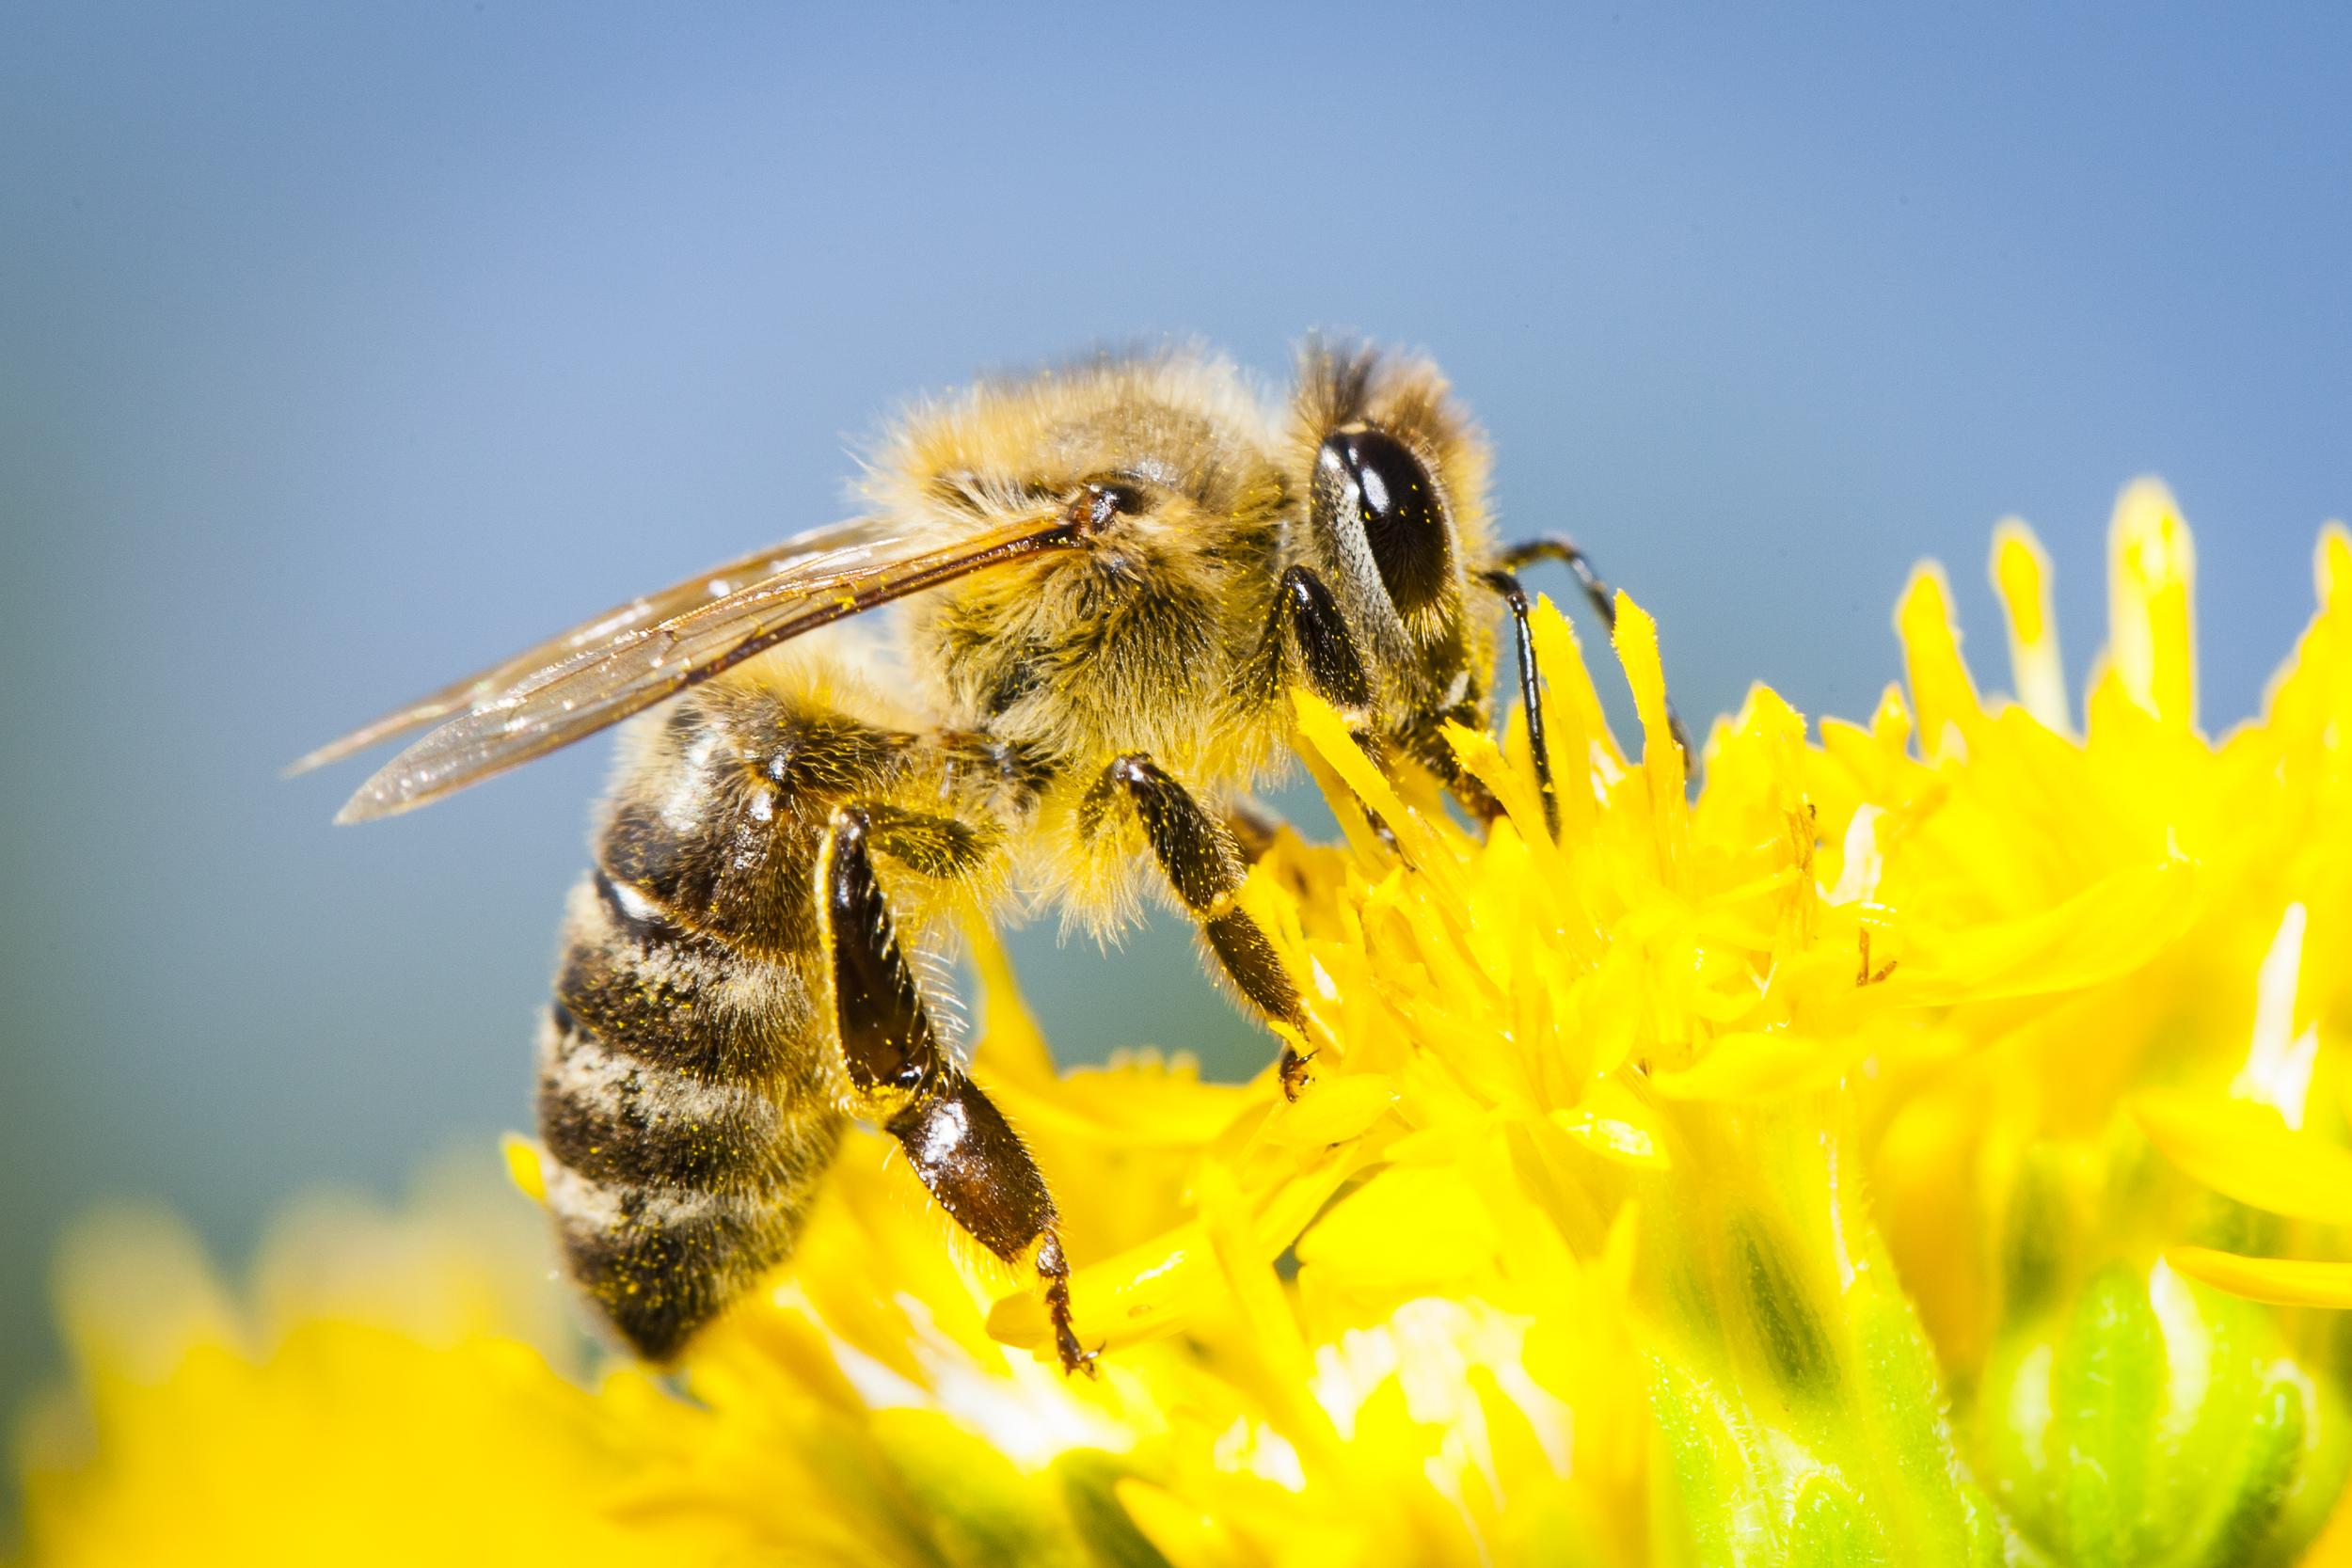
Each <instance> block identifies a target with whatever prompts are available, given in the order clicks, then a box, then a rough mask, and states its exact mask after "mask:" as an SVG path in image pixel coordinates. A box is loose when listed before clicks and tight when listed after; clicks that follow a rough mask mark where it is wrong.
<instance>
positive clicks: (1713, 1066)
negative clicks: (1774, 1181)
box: [1651, 1030, 1847, 1101]
mask: <svg viewBox="0 0 2352 1568" xmlns="http://www.w3.org/2000/svg"><path fill="white" fill-rule="evenodd" d="M1846 1064H1847V1056H1846V1053H1844V1052H1841V1051H1839V1050H1837V1049H1836V1048H1835V1047H1833V1046H1831V1045H1829V1044H1828V1043H1827V1042H1825V1041H1822V1040H1819V1039H1815V1038H1813V1037H1811V1036H1807V1035H1800V1034H1796V1033H1794V1032H1792V1031H1789V1030H1773V1031H1771V1032H1769V1033H1756V1032H1739V1033H1734V1034H1727V1035H1723V1036H1719V1037H1717V1038H1716V1039H1715V1041H1714V1042H1713V1043H1712V1044H1710V1045H1709V1046H1708V1048H1707V1049H1706V1051H1705V1052H1704V1053H1702V1054H1701V1055H1700V1056H1699V1059H1698V1060H1697V1061H1695V1062H1693V1063H1692V1064H1691V1065H1690V1066H1689V1067H1687V1068H1683V1069H1680V1070H1678V1071H1675V1072H1661V1073H1660V1074H1658V1075H1657V1076H1656V1077H1655V1078H1653V1079H1652V1080H1651V1083H1652V1084H1654V1085H1656V1086H1657V1089H1658V1092H1659V1093H1660V1094H1662V1095H1664V1096H1666V1097H1667V1098H1668V1099H1669V1100H1713V1101H1723V1100H1748V1099H1757V1098H1762V1097H1765V1096H1770V1095H1775V1094H1787V1093H1789V1092H1791V1091H1793V1090H1797V1089H1804V1088H1818V1087H1820V1086H1821V1085H1823V1084H1825V1083H1828V1082H1830V1081H1832V1080H1834V1079H1836V1077H1837V1075H1838V1074H1839V1073H1841V1072H1843V1071H1844V1070H1845V1069H1846Z"/></svg>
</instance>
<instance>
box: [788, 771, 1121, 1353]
mask: <svg viewBox="0 0 2352 1568" xmlns="http://www.w3.org/2000/svg"><path fill="white" fill-rule="evenodd" d="M901 826H903V824H902V825H901ZM875 832H877V822H876V819H875V816H874V814H871V813H868V812H866V811H864V810H859V809H855V808H847V809H844V810H841V811H837V812H835V813H834V817H833V824H832V828H831V830H830V832H828V833H827V834H826V838H825V848H824V853H823V855H822V856H821V857H820V858H819V859H818V869H817V893H818V911H819V918H820V920H821V922H822V924H823V928H824V935H825V942H824V948H825V954H826V958H827V960H828V962H829V963H830V965H831V968H832V981H833V1002H834V1022H836V1024H837V1025H838V1028H839V1038H840V1043H841V1060H842V1066H843V1068H844V1069H845V1070H846V1071H847V1073H848V1076H849V1081H850V1089H851V1091H852V1094H853V1095H854V1097H855V1099H856V1101H857V1102H858V1108H859V1109H860V1111H861V1112H862V1113H863V1114H864V1115H866V1116H867V1117H870V1118H871V1119H873V1120H874V1121H876V1122H878V1123H880V1124H881V1126H882V1130H883V1131H884V1132H888V1133H889V1134H890V1135H891V1136H892V1137H894V1138H896V1139H898V1143H899V1145H900V1147H902V1148H905V1150H906V1151H907V1154H908V1157H909V1158H910V1159H912V1160H913V1161H914V1171H915V1174H916V1175H917V1176H919V1177H921V1178H922V1180H923V1185H924V1186H926V1187H928V1188H930V1194H931V1196H933V1197H934V1198H936V1199H938V1200H939V1206H940V1207H941V1208H943V1209H945V1210H946V1211H947V1216H948V1217H949V1218H950V1219H952V1220H954V1221H955V1222H956V1224H958V1225H960V1226H961V1227H963V1229H964V1230H965V1232H966V1233H968V1234H969V1235H970V1236H971V1237H972V1238H973V1240H975V1241H977V1242H978V1243H980V1244H981V1245H982V1246H984V1247H986V1248H988V1250H989V1251H991V1252H993V1253H994V1254H995V1255H996V1256H997V1257H998V1258H1001V1259H1004V1260H1005V1261H1006V1262H1008V1263H1010V1264H1012V1265H1013V1266H1015V1267H1016V1268H1017V1267H1020V1266H1021V1265H1022V1264H1024V1263H1026V1264H1027V1265H1028V1266H1029V1267H1031V1268H1033V1269H1035V1270H1036V1271H1037V1276H1038V1280H1039V1283H1040V1284H1041V1285H1042V1286H1043V1287H1044V1291H1045V1307H1046V1311H1047V1313H1048V1315H1049V1316H1050V1317H1051V1318H1052V1320H1053V1325H1054V1349H1055V1352H1056V1353H1057V1354H1058V1355H1059V1356H1060V1358H1061V1366H1062V1370H1063V1371H1065V1372H1076V1371H1083V1372H1086V1373H1088V1374H1089V1376H1090V1375H1092V1373H1093V1370H1094V1357H1095V1353H1094V1352H1092V1351H1089V1350H1088V1349H1086V1348H1085V1347H1084V1346H1082V1345H1080V1344H1079V1342H1078V1336H1077V1334H1076V1332H1075V1331H1074V1330H1073V1328H1072V1327H1071V1318H1070V1260H1069V1259H1068V1258H1067V1257H1065V1256H1064V1255H1063V1253H1062V1247H1061V1235H1060V1229H1059V1227H1060V1215H1059V1214H1058V1213H1057V1212H1056V1210H1055V1208H1054V1196H1053V1194H1052V1193H1051V1192H1050V1191H1048V1190H1047V1188H1046V1185H1045V1177H1044V1174H1043V1173H1042V1172H1041V1171H1040V1170H1039V1169H1038V1168H1037V1161H1036V1160H1035V1159H1033V1158H1031V1156H1030V1154H1029V1150H1028V1148H1027V1147H1026V1146H1025V1145H1024V1144H1023V1143H1022V1142H1021V1138H1020V1135H1019V1134H1018V1133H1016V1132H1013V1130H1012V1128H1011V1127H1010V1125H1009V1124H1008V1123H1007V1122H1006V1120H1005V1117H1004V1114H1003V1113H1002V1112H1000V1111H998V1110H997V1109H996V1107H995V1105H994V1104H993V1103H992V1102H991V1101H989V1098H988V1097H987V1096H986V1095H984V1094H982V1093H981V1092H980V1089H979V1085H977V1084H975V1083H973V1082H972V1080H971V1079H970V1078H968V1077H966V1076H965V1075H964V1073H963V1070H962V1069H961V1068H959V1067H958V1066H957V1065H956V1063H955V1060H954V1058H953V1057H952V1056H950V1055H949V1054H948V1053H947V1051H946V1048H945V1047H944V1046H943V1045H942V1044H941V1042H940V1038H939V1035H938V1033H937V1031H936V1030H935V1029H934V1028H933V1027H932V1024H931V1019H930V1010H929V1009H928V1008H927V1007H925V1006H924V1005H923V993H922V990H921V989H920V988H919V987H918V986H917V985H916V984H915V980H914V971H913V970H912V969H911V968H910V967H909V966H908V964H907V961H906V956H905V955H904V953H902V952H901V951H900V950H899V946H898V934H897V932H896V930H895V928H894V927H892V924H891V920H890V908H889V905H888V904H887V903H886V902H885V901H884V900H883V898H882V886H881V884H880V883H879V882H877V881H876V880H875V879H874V863H873V858H872V854H871V851H870V848H869V839H870V837H871V835H872V834H874V833H875Z"/></svg>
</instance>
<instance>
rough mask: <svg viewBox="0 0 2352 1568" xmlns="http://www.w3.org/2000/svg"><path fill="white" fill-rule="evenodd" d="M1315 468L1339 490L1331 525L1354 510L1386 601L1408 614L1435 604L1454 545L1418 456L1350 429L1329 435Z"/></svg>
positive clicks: (1393, 441) (1381, 436)
mask: <svg viewBox="0 0 2352 1568" xmlns="http://www.w3.org/2000/svg"><path fill="white" fill-rule="evenodd" d="M1316 462H1317V464H1318V466H1319V467H1321V468H1322V470H1323V474H1322V476H1321V477H1322V478H1323V479H1324V481H1325V482H1326V483H1332V484H1334V485H1335V487H1336V488H1337V490H1338V491H1339V507H1338V510H1339V513H1340V515H1339V516H1338V517H1335V518H1334V519H1333V520H1334V521H1335V522H1337V523H1339V524H1341V526H1345V519H1346V511H1347V508H1348V507H1349V506H1350V505H1352V506H1353V508H1354V511H1355V516H1356V519H1357V522H1358V524H1359V526H1360V527H1361V528H1362V529H1363V531H1364V537H1365V541H1366V543H1367V544H1368V545H1369V546H1370V547H1371V550H1372V562H1373V564H1374V565H1375V567H1377V568H1378V569H1379V572H1380V583H1381V586H1382V587H1383V588H1385V589H1387V590H1388V594H1389V600H1390V602H1391V603H1392V604H1394V605H1395V606H1396V608H1397V610H1399V611H1400V612H1402V613H1405V614H1411V613H1412V612H1413V611H1414V610H1420V609H1422V608H1423V607H1424V606H1427V605H1429V604H1431V603H1432V602H1434V601H1435V600H1436V599H1437V598H1438V595H1439V594H1442V593H1443V592H1444V589H1445V582H1446V576H1447V573H1448V572H1449V571H1450V570H1451V568H1452V566H1453V539H1452V530H1451V528H1450V527H1449V525H1448V524H1447V521H1446V515H1445V503H1444V502H1443V501H1442V500H1441V499H1439V498H1438V486H1437V483H1436V482H1435V481H1433V480H1432V479H1431V478H1430V477H1429V469H1428V467H1426V466H1425V465H1423V464H1422V460H1421V459H1420V457H1418V456H1417V455H1415V454H1414V452H1413V450H1412V449H1411V448H1410V447H1407V446H1406V444H1405V443H1404V442H1402V441H1400V440H1398V439H1397V438H1396V437H1395V436H1391V435H1389V434H1387V433H1386V432H1384V431H1378V430H1348V431H1341V432H1339V433H1338V434H1336V435H1333V436H1327V437H1326V438H1325V440H1324V443H1323V450H1322V451H1321V452H1320V453H1319V454H1318V455H1317V458H1316Z"/></svg>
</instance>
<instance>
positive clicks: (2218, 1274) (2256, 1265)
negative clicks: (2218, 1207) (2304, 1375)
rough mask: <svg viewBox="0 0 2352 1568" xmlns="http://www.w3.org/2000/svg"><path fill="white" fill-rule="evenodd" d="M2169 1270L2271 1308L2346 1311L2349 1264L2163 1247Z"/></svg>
mask: <svg viewBox="0 0 2352 1568" xmlns="http://www.w3.org/2000/svg"><path fill="white" fill-rule="evenodd" d="M2164 1260H2165V1261H2166V1262H2167V1263H2169V1264H2170V1265H2171V1266H2172V1268H2173V1270H2174V1272H2175V1273H2178V1274H2182V1275H2186V1276H2187V1277H2188V1278H2190V1279H2194V1280H2196V1281H2198V1282H2199V1283H2200V1284H2204V1285H2210V1286H2212V1287H2213V1288H2214V1289H2215V1290H2217V1291H2229V1292H2230V1294H2232V1295H2233V1296H2244V1297H2246V1298H2247V1299H2248V1300H2249V1301H2260V1302H2267V1303H2269V1304H2270V1305H2271V1306H2274V1307H2352V1263H2313V1262H2307V1261H2305V1260H2303V1259H2299V1258H2246V1257H2242V1256H2240V1255H2239V1254H2237V1253H2234V1252H2216V1251H2214V1250H2213V1249H2212V1248H2210V1247H2201V1246H2176V1247H2167V1248H2166V1249H2165V1253H2164Z"/></svg>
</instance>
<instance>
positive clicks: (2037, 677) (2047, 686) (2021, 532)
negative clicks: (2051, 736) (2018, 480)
mask: <svg viewBox="0 0 2352 1568" xmlns="http://www.w3.org/2000/svg"><path fill="white" fill-rule="evenodd" d="M1993 587H1994V592H1996V593H1998V594H2000V595H2001V607H2002V609H2003V610H2006V611H2007V612H2008V615H2009V662H2010V670H2011V671H2012V672H2014V678H2015V680H2016V682H2017V700H2018V702H2019V703H2020V704H2022V705H2024V706H2025V709H2026V712H2027V713H2030V714H2032V715H2033V716H2034V717H2035V718H2036V719H2039V720H2041V721H2042V722H2043V723H2044V724H2047V725H2048V726H2049V727H2050V728H2052V729H2054V730H2059V731H2063V730H2064V729H2065V728H2066V722H2067V720H2066V672H2065V668H2064V666H2063V664H2062V663H2061V662H2060V660H2059V658H2058V624H2057V623H2056V622H2055V621H2053V620H2052V619H2051V617H2050V558H2049V557H2048V556H2047V555H2045V554H2043V553H2042V542H2041V541H2040V540H2038V539H2036V538H2035V537H2034V534H2033V530H2032V529H2030V528H2027V527H2026V524H2025V520H2024V519H2023V518H2019V517H2004V518H2003V519H2002V520H2001V521H2000V522H1999V523H1998V524H1997V525H1996V526H1995V527H1994V530H1993Z"/></svg>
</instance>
